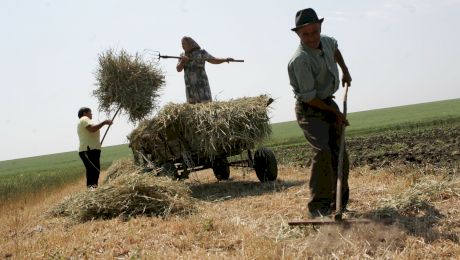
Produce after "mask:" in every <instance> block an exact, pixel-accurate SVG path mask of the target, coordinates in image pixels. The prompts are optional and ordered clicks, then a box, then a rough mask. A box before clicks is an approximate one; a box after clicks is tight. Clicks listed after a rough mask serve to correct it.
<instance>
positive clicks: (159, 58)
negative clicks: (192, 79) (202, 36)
mask: <svg viewBox="0 0 460 260" xmlns="http://www.w3.org/2000/svg"><path fill="white" fill-rule="evenodd" d="M153 53H154V58H155V60H157V61H159V60H161V59H182V58H183V57H181V56H170V55H161V53H160V52H159V51H153ZM190 60H212V58H211V59H190ZM225 61H226V62H244V60H235V59H230V58H228V59H226V60H225Z"/></svg>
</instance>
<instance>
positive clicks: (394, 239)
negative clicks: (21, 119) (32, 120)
mask: <svg viewBox="0 0 460 260" xmlns="http://www.w3.org/2000/svg"><path fill="white" fill-rule="evenodd" d="M459 101H460V100H454V101H452V102H453V103H452V102H450V103H449V102H448V103H447V104H446V103H444V102H441V103H440V104H437V106H438V108H439V109H441V110H436V109H435V107H436V106H435V107H433V106H428V107H427V108H426V110H421V107H419V106H417V107H416V109H415V110H416V111H418V112H420V111H428V110H429V108H430V107H431V109H432V110H433V111H435V113H438V114H439V113H440V112H439V111H445V110H446V108H445V107H446V106H448V107H450V108H452V107H454V108H455V107H458V104H459ZM400 110H401V111H402V112H401V111H400V112H401V113H406V114H404V115H405V116H407V113H408V111H409V112H410V111H414V110H405V108H400ZM436 111H437V112H436ZM455 111H457V110H455ZM380 112H381V113H383V112H385V113H383V114H380V115H381V116H382V117H383V118H386V119H388V120H390V121H388V122H381V124H380V125H378V124H377V121H378V120H377V119H375V117H373V116H372V115H366V117H367V118H372V119H373V120H374V121H372V120H370V121H368V122H369V123H368V124H367V127H363V125H365V124H364V123H362V124H361V123H357V125H358V126H361V127H356V128H354V129H353V128H352V127H350V129H349V130H347V146H348V150H349V152H350V159H351V165H352V170H351V173H350V188H351V201H350V204H349V208H350V209H351V211H350V212H347V213H346V214H345V216H344V217H345V218H367V219H370V220H371V223H370V224H354V225H349V226H345V225H332V226H305V227H291V226H289V225H288V224H287V223H288V221H289V220H292V219H298V218H306V213H307V212H306V204H307V201H308V198H309V188H308V181H309V165H310V162H309V160H308V158H310V157H311V150H310V149H309V148H308V146H307V145H306V144H305V141H304V139H303V137H302V136H298V129H296V128H293V127H291V128H289V127H286V128H285V129H291V131H292V132H291V135H289V133H288V132H289V131H281V132H282V133H283V134H285V136H283V135H282V134H279V130H280V129H278V130H277V127H275V129H274V130H275V131H274V132H275V139H274V143H272V146H273V147H272V148H273V150H274V151H275V153H276V155H277V159H278V163H279V173H278V180H277V181H274V182H269V183H260V182H259V181H258V180H257V177H256V176H255V173H254V172H253V171H252V170H251V171H249V170H245V169H233V168H232V171H231V179H230V180H229V181H220V182H218V181H217V180H216V179H215V177H214V176H213V174H212V171H210V170H205V171H200V172H194V173H192V174H191V175H190V179H188V180H186V181H185V183H186V185H187V186H188V187H189V189H190V197H191V199H192V201H193V204H194V206H195V210H194V211H192V212H190V213H188V214H186V215H174V214H165V215H162V216H160V217H158V216H157V217H147V216H143V215H140V216H136V217H132V218H126V217H123V216H120V217H117V218H113V219H106V220H102V219H94V220H91V221H86V222H78V221H75V220H74V219H72V218H69V217H56V216H54V215H52V214H50V210H51V209H53V208H54V207H55V206H56V205H58V204H59V203H61V202H62V201H63V199H64V198H65V197H67V196H74V195H75V194H77V193H80V192H83V191H85V187H84V179H83V176H84V175H83V169H82V166H81V165H80V163H79V161H78V158H74V157H75V156H74V155H72V156H70V155H69V154H62V155H53V156H54V157H53V156H51V157H43V158H38V157H37V158H29V159H26V160H13V161H7V162H0V170H2V172H1V174H0V180H8V181H9V182H2V184H0V188H1V189H0V191H2V190H3V193H1V192H0V195H2V196H3V197H2V203H1V204H0V257H1V258H4V259H99V258H101V259H114V258H115V259H139V258H143V259H176V258H184V259H349V258H353V259H458V258H459V257H460V237H459V234H460V178H459V177H460V175H459V171H458V169H459V161H460V139H459V136H460V135H459V134H460V124H459V122H460V120H459V119H458V116H457V117H452V113H447V114H446V117H442V116H439V117H438V118H436V119H433V114H429V113H428V112H427V113H425V116H426V117H427V118H426V119H424V120H418V119H417V120H415V121H414V120H413V121H410V120H409V121H408V120H402V119H401V120H402V121H398V120H397V119H391V117H392V116H394V114H397V113H392V112H391V111H383V112H382V111H380ZM456 113H457V114H458V112H456ZM414 114H416V113H413V114H412V115H414ZM412 118H414V117H412ZM358 119H359V118H358ZM358 119H356V120H358ZM419 119H420V118H419ZM376 120H377V121H376ZM355 122H358V121H355ZM372 122H374V123H372ZM391 122H399V123H397V125H396V126H395V125H392V124H391ZM401 122H406V123H401ZM288 125H291V126H292V125H293V123H292V122H290V123H288ZM278 127H279V126H278ZM379 129H380V130H379ZM296 131H297V134H292V133H293V132H296ZM277 133H278V134H277ZM283 140H285V141H283ZM286 144H289V145H286ZM59 156H61V157H62V158H61V160H56V158H60V157H59ZM105 156H106V157H105V160H106V162H105V165H109V163H110V161H112V160H116V159H118V158H121V157H124V156H129V150H127V149H126V147H125V146H120V147H116V148H113V149H109V152H107V153H105ZM3 170H4V171H3ZM104 174H105V172H104ZM40 176H42V177H40ZM103 178H104V176H102V177H101V180H102V179H103ZM18 180H21V181H18ZM75 180H78V181H75ZM2 185H3V186H2ZM5 198H6V199H5Z"/></svg>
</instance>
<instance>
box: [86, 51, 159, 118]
mask: <svg viewBox="0 0 460 260" xmlns="http://www.w3.org/2000/svg"><path fill="white" fill-rule="evenodd" d="M96 80H97V86H98V88H97V89H96V90H95V91H94V92H93V94H94V96H96V97H97V99H98V100H99V109H100V110H102V111H104V112H106V113H111V112H115V111H117V110H118V109H119V108H121V109H123V111H124V112H125V113H127V114H128V116H129V119H130V121H132V122H136V121H138V120H141V119H143V118H145V117H146V116H147V115H148V114H149V113H150V112H151V111H152V110H153V109H154V108H155V107H156V106H157V99H158V97H159V91H160V90H161V88H162V87H163V84H164V82H165V81H164V75H163V72H162V71H161V70H160V69H159V68H157V64H156V63H154V62H153V61H148V60H146V59H144V57H142V56H141V55H140V54H138V53H136V54H135V55H130V54H128V53H127V52H126V51H124V50H121V51H120V52H119V53H116V52H115V51H114V50H107V51H106V52H104V53H102V54H100V55H99V67H98V69H97V71H96Z"/></svg>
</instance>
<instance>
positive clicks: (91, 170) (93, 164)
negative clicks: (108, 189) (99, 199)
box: [78, 149, 101, 187]
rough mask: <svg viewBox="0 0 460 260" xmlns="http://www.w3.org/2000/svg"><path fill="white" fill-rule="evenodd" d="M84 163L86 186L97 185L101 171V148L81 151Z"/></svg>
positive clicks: (80, 154)
mask: <svg viewBox="0 0 460 260" xmlns="http://www.w3.org/2000/svg"><path fill="white" fill-rule="evenodd" d="M78 155H79V156H80V158H81V160H82V161H83V164H84V165H85V168H86V186H88V187H95V186H97V183H98V180H99V172H100V170H101V164H100V157H101V150H97V149H94V150H90V149H88V150H87V151H84V152H79V153H78Z"/></svg>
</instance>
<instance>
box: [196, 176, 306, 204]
mask: <svg viewBox="0 0 460 260" xmlns="http://www.w3.org/2000/svg"><path fill="white" fill-rule="evenodd" d="M305 183H306V181H283V180H277V181H272V182H264V183H261V182H258V181H232V180H229V181H220V182H216V183H201V184H191V185H190V189H191V190H192V197H194V198H197V199H201V200H205V201H216V200H223V199H236V198H241V197H250V196H259V195H263V194H267V193H275V192H280V191H283V190H286V189H288V188H290V187H294V186H300V185H303V184H305Z"/></svg>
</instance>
